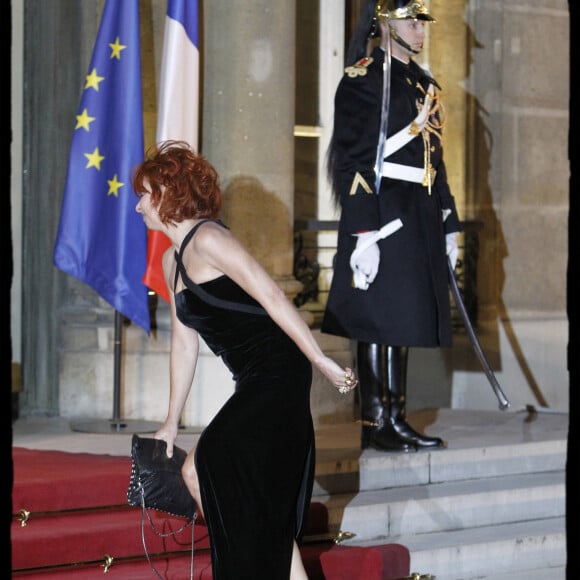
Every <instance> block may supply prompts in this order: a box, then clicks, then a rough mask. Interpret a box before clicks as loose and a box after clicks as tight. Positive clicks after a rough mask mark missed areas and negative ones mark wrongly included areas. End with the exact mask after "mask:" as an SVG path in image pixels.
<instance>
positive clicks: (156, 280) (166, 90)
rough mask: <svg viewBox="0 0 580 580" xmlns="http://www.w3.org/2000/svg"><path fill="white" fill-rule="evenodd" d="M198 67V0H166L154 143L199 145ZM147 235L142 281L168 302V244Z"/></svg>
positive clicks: (157, 234)
mask: <svg viewBox="0 0 580 580" xmlns="http://www.w3.org/2000/svg"><path fill="white" fill-rule="evenodd" d="M199 68H200V58H199V10H198V0H168V3H167V16H166V18H165V34H164V39H163V58H162V62H161V78H160V90H159V105H158V109H157V115H158V116H157V135H156V140H157V143H159V142H161V141H166V140H167V139H178V140H182V141H187V142H188V143H189V144H190V145H191V146H192V147H193V149H195V150H197V149H198V138H199V95H200V82H199V78H200V71H199ZM148 236H149V237H148V246H147V270H146V272H145V276H144V277H143V283H144V284H145V285H146V286H147V287H148V288H150V289H151V290H153V291H154V292H156V293H157V294H158V295H159V296H161V297H162V298H163V299H164V300H165V301H167V302H169V292H168V290H167V286H166V284H165V279H164V277H163V270H162V267H161V257H162V256H163V253H164V252H165V250H166V249H167V248H168V247H169V245H170V243H169V239H168V238H167V236H165V235H164V234H162V233H161V232H153V231H150V232H149V234H148Z"/></svg>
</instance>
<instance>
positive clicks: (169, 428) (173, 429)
mask: <svg viewBox="0 0 580 580" xmlns="http://www.w3.org/2000/svg"><path fill="white" fill-rule="evenodd" d="M176 438H177V425H176V424H174V422H173V421H165V423H163V425H161V427H160V428H159V430H158V431H157V432H156V433H155V435H153V439H162V440H163V441H165V443H167V457H173V444H174V443H175V439H176Z"/></svg>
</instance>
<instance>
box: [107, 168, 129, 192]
mask: <svg viewBox="0 0 580 580" xmlns="http://www.w3.org/2000/svg"><path fill="white" fill-rule="evenodd" d="M107 183H108V184H109V191H108V192H107V195H114V196H115V197H119V189H121V187H123V185H125V184H124V183H121V182H120V181H119V180H118V179H117V174H116V173H115V175H114V177H113V179H107Z"/></svg>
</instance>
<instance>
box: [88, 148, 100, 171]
mask: <svg viewBox="0 0 580 580" xmlns="http://www.w3.org/2000/svg"><path fill="white" fill-rule="evenodd" d="M84 155H85V157H86V158H87V159H88V160H89V161H88V163H87V165H86V167H85V169H88V168H89V167H96V168H97V169H98V170H99V171H100V169H101V161H102V160H103V159H104V158H105V157H104V155H101V154H100V153H99V148H98V147H95V150H94V151H93V152H92V153H85V154H84Z"/></svg>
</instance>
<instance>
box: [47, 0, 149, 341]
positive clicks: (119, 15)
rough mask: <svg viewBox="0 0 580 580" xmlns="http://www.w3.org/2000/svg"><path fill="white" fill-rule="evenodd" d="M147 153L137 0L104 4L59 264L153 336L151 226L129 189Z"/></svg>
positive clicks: (72, 162)
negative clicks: (147, 279)
mask: <svg viewBox="0 0 580 580" xmlns="http://www.w3.org/2000/svg"><path fill="white" fill-rule="evenodd" d="M143 156H144V142H143V104H142V94H141V50H140V42H139V0H106V3H105V7H104V9H103V16H102V19H101V25H100V27H99V32H98V34H97V40H96V43H95V48H94V52H93V57H92V60H91V64H90V66H89V70H88V74H87V76H86V80H85V86H84V91H83V96H82V99H81V104H80V107H79V110H78V114H77V116H76V125H75V130H74V135H73V139H72V145H71V150H70V158H69V165H68V174H67V180H66V188H65V192H64V198H63V204H62V211H61V216H60V224H59V228H58V235H57V240H56V245H55V249H54V264H55V265H56V266H57V267H58V268H60V269H61V270H62V271H63V272H66V273H67V274H71V275H72V276H75V277H76V278H78V279H79V280H81V281H83V282H85V283H86V284H88V285H89V286H91V287H92V288H93V289H94V290H95V291H96V292H98V293H99V294H100V296H101V297H102V298H103V299H104V300H106V301H107V302H108V303H109V304H110V305H111V306H112V307H113V308H115V310H117V311H119V312H120V313H121V314H123V315H124V316H126V317H127V318H129V319H130V320H132V321H133V322H135V323H136V324H138V325H139V326H141V327H143V328H144V329H145V330H146V331H147V332H149V330H150V320H149V305H148V298H147V287H146V286H145V285H144V284H143V282H142V278H143V274H144V272H145V267H146V260H147V228H146V226H145V224H144V222H143V220H142V219H141V216H140V215H139V214H137V212H136V211H135V205H136V203H137V198H136V197H135V195H134V193H133V188H132V186H131V176H132V172H133V170H134V168H135V166H136V165H137V164H139V163H140V162H141V161H142V160H143Z"/></svg>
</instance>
